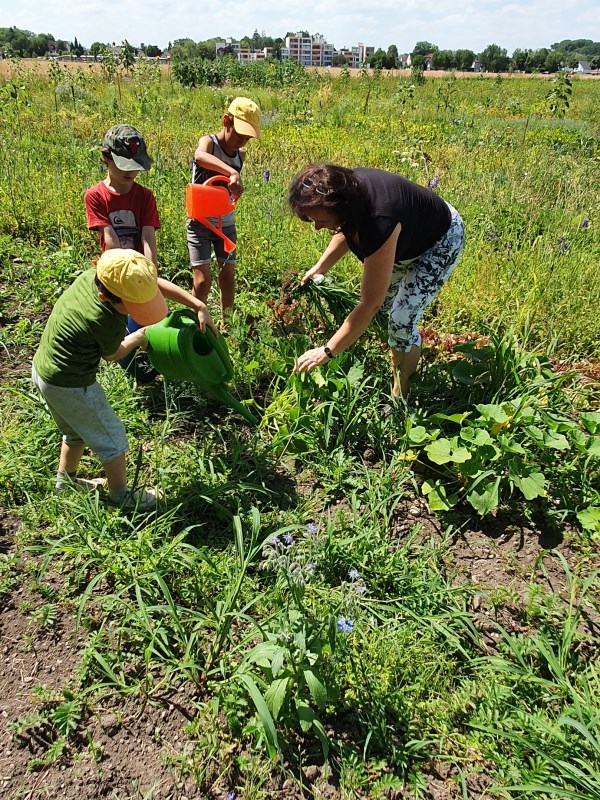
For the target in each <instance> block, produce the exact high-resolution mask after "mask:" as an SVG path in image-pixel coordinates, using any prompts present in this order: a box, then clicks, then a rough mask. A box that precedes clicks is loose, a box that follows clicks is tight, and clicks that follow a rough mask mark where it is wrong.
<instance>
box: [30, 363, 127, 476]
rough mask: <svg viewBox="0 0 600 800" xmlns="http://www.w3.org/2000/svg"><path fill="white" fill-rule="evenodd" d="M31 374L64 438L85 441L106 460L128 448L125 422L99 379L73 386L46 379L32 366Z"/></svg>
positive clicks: (68, 442) (124, 451)
mask: <svg viewBox="0 0 600 800" xmlns="http://www.w3.org/2000/svg"><path fill="white" fill-rule="evenodd" d="M31 377H32V380H33V382H34V384H35V385H36V386H37V388H38V389H39V391H40V394H41V395H42V397H43V398H44V400H45V401H46V404H47V405H48V409H49V410H50V413H51V414H52V418H53V419H54V421H55V422H56V424H57V426H58V429H59V431H60V432H61V433H62V435H63V436H62V438H63V442H66V443H67V444H81V442H83V443H84V444H85V445H86V447H89V448H90V450H91V451H92V452H94V453H95V454H96V455H97V456H98V458H99V459H100V461H101V462H102V463H103V464H108V462H109V461H113V460H114V459H115V458H117V457H118V456H121V455H123V453H126V452H127V451H128V450H129V445H128V443H127V434H126V433H125V426H124V425H123V423H122V422H121V420H120V419H119V418H118V417H117V415H116V414H115V412H114V411H113V409H112V406H111V405H110V403H109V402H108V400H107V399H106V395H105V394H104V390H103V389H102V387H101V386H100V384H98V383H92V385H91V386H85V387H83V388H75V389H70V388H66V387H64V386H53V385H52V384H50V383H45V382H44V381H43V380H42V379H41V378H40V376H39V375H38V374H37V372H36V371H35V367H33V366H32V368H31Z"/></svg>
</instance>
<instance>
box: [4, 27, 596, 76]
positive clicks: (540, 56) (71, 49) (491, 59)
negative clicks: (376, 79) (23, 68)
mask: <svg viewBox="0 0 600 800" xmlns="http://www.w3.org/2000/svg"><path fill="white" fill-rule="evenodd" d="M295 34H296V32H289V31H288V33H287V34H286V36H285V37H272V36H266V35H265V34H264V33H263V34H259V32H258V30H255V31H254V33H253V34H252V36H244V37H242V39H240V41H239V44H240V46H241V47H242V48H243V49H248V50H262V49H263V48H265V47H269V48H271V49H272V53H273V58H275V59H280V57H281V49H282V48H283V47H284V46H285V38H286V37H287V36H293V35H295ZM302 34H303V35H304V36H310V34H309V33H308V31H302ZM313 35H314V36H319V35H320V34H313ZM324 38H326V37H324ZM222 41H224V39H223V38H222V37H213V38H211V39H206V40H204V41H198V42H196V41H194V40H193V39H190V38H186V39H176V40H175V41H174V42H173V43H171V42H169V43H168V46H167V48H166V49H167V50H169V51H170V52H171V58H172V60H173V61H174V62H177V61H184V60H190V59H198V58H201V59H208V60H210V61H213V60H214V59H215V58H217V51H216V44H217V42H222ZM49 42H54V43H55V48H56V52H58V53H71V54H73V55H77V56H79V55H83V53H84V52H85V48H84V46H83V45H82V44H81V42H78V41H77V37H75V39H74V40H73V41H72V42H68V41H67V40H64V39H55V38H54V36H53V35H52V34H51V33H39V34H36V33H32V32H31V31H26V30H21V29H19V28H16V27H14V26H13V27H10V28H0V48H1V49H2V51H3V53H4V55H5V56H11V55H15V56H20V57H22V58H27V57H36V56H45V55H47V53H48V43H49ZM113 44H114V43H113ZM124 45H125V46H127V47H128V48H131V50H132V51H135V52H137V51H142V52H143V53H145V54H146V55H147V56H149V57H151V58H153V57H156V56H160V55H161V53H162V52H163V49H164V48H161V47H159V46H158V45H154V44H144V42H142V43H141V44H140V46H139V47H138V48H133V47H132V46H131V45H130V44H129V43H128V42H125V43H124ZM109 48H110V45H109V44H108V43H104V42H93V43H92V44H91V46H90V47H89V52H90V53H91V54H92V55H93V56H94V57H97V56H98V55H99V54H101V53H102V52H103V51H104V50H107V49H109ZM228 50H229V51H232V48H231V47H228V46H227V45H226V46H225V47H224V48H223V49H222V50H221V52H220V54H219V55H225V56H226V55H228ZM410 56H411V64H412V66H413V67H417V68H418V67H423V66H425V65H426V64H425V60H426V59H428V60H430V61H429V66H430V68H431V69H443V70H453V69H455V70H460V71H467V70H470V69H471V68H472V66H473V64H474V62H475V61H478V62H479V63H480V65H481V69H482V70H484V71H489V72H508V71H509V70H516V71H519V72H556V71H557V70H559V69H562V68H564V67H568V68H575V67H577V65H578V63H579V61H582V60H583V61H589V63H590V68H591V69H600V42H594V41H593V40H592V39H563V40H562V41H560V42H555V43H554V44H551V45H550V47H541V48H538V49H537V50H533V49H525V50H522V49H516V50H515V51H514V52H513V54H512V56H509V55H508V52H507V50H506V48H503V47H500V45H497V44H490V45H488V46H487V47H486V48H485V49H484V50H482V51H481V52H480V53H476V52H475V51H474V50H470V49H466V48H465V49H459V50H443V49H441V48H439V47H438V46H437V45H435V44H433V43H431V42H427V41H421V42H417V43H416V44H415V46H414V48H413V49H412V51H411V53H410ZM345 63H346V61H345V59H344V57H343V56H342V55H339V54H337V55H336V56H335V57H334V66H335V65H338V66H342V65H344V64H345ZM369 65H370V66H371V67H373V68H375V69H394V68H396V67H399V66H402V64H401V59H400V55H399V52H398V47H397V46H396V45H395V44H391V45H390V46H389V47H388V48H387V50H385V51H384V50H382V49H381V48H379V49H378V50H377V51H376V52H375V53H374V54H373V55H372V56H371V57H370V59H369Z"/></svg>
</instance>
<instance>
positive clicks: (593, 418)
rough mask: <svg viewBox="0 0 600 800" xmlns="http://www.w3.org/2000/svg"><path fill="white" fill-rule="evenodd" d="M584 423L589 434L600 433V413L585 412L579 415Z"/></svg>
mask: <svg viewBox="0 0 600 800" xmlns="http://www.w3.org/2000/svg"><path fill="white" fill-rule="evenodd" d="M579 418H580V419H581V421H582V422H583V427H584V428H585V429H586V431H587V432H588V433H600V412H599V411H585V412H584V413H582V414H580V415H579Z"/></svg>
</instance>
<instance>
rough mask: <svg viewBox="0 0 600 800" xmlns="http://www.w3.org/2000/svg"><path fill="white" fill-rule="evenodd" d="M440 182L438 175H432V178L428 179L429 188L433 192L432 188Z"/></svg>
mask: <svg viewBox="0 0 600 800" xmlns="http://www.w3.org/2000/svg"><path fill="white" fill-rule="evenodd" d="M439 182H440V176H439V175H434V176H433V178H432V179H431V180H430V181H429V188H430V189H431V191H432V192H433V191H434V189H436V188H437V185H438V183H439Z"/></svg>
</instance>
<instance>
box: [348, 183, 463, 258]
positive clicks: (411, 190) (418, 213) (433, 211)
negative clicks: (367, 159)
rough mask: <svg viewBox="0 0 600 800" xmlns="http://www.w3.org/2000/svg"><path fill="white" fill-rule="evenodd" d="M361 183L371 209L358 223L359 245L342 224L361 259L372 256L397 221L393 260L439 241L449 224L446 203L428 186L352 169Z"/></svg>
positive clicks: (422, 251)
mask: <svg viewBox="0 0 600 800" xmlns="http://www.w3.org/2000/svg"><path fill="white" fill-rule="evenodd" d="M353 172H354V174H355V175H356V177H357V178H358V180H359V181H360V183H361V184H362V185H363V186H364V190H365V193H366V195H367V197H368V198H369V201H370V205H371V211H370V213H369V214H367V215H365V217H364V218H362V219H360V220H359V222H358V229H357V231H356V232H357V234H358V242H359V243H358V244H357V243H356V241H355V240H354V238H353V235H352V234H353V233H354V231H352V230H350V229H349V228H347V227H345V226H343V225H342V226H341V231H342V233H343V234H344V236H345V237H346V241H347V243H348V246H349V247H350V250H351V251H352V252H353V253H354V255H355V256H357V257H358V258H359V259H360V260H361V261H364V260H365V258H368V256H370V255H373V253H375V252H376V251H377V250H379V248H380V247H381V246H382V245H383V244H384V242H386V241H387V240H388V239H389V237H390V236H391V234H392V231H393V230H394V228H395V227H396V225H397V224H398V223H400V228H401V229H400V235H399V237H398V244H397V246H396V256H395V259H394V261H395V262H396V263H397V262H398V261H409V260H410V259H413V258H417V256H420V255H422V254H423V253H425V252H426V251H427V250H429V249H430V248H431V247H433V245H434V244H435V243H436V242H437V241H439V240H440V239H441V238H442V236H443V235H444V234H445V233H446V232H447V230H448V228H449V227H450V223H451V214H450V209H449V207H448V204H447V203H446V202H445V201H444V200H442V198H441V197H438V196H437V195H436V194H435V193H434V192H432V191H431V189H427V188H425V187H424V186H419V185H418V184H417V183H413V182H412V181H409V180H408V179H407V178H402V177H400V175H396V174H394V173H393V172H384V171H383V170H379V169H363V168H362V167H361V168H358V169H355V170H353Z"/></svg>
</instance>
